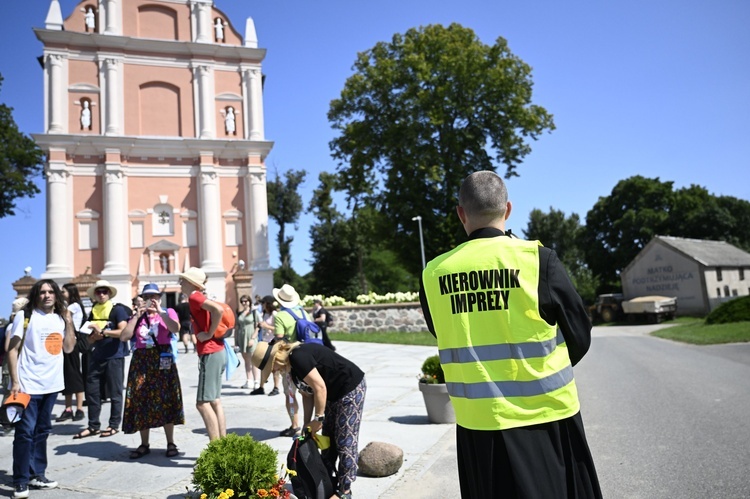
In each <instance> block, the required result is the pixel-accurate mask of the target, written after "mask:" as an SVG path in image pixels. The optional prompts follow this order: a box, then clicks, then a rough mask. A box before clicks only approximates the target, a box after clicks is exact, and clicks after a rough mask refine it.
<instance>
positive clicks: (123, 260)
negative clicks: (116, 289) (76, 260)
mask: <svg viewBox="0 0 750 499" xmlns="http://www.w3.org/2000/svg"><path fill="white" fill-rule="evenodd" d="M115 154H116V155H117V156H119V151H118V152H117V153H114V152H113V151H107V162H106V163H105V165H104V203H103V204H104V216H103V217H102V222H103V225H104V227H103V229H104V230H103V232H104V238H103V241H102V243H103V247H104V270H102V275H123V274H127V273H128V263H127V256H126V246H127V237H126V233H125V231H126V228H127V227H128V224H127V218H126V216H125V186H124V184H123V180H124V179H123V171H122V165H121V164H120V162H119V161H117V162H115V161H113V159H114V158H113V156H114V155H115Z"/></svg>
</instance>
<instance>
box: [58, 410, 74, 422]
mask: <svg viewBox="0 0 750 499" xmlns="http://www.w3.org/2000/svg"><path fill="white" fill-rule="evenodd" d="M69 419H73V410H72V409H65V410H64V411H63V412H62V414H60V417H58V418H57V419H55V423H62V422H63V421H67V420H69Z"/></svg>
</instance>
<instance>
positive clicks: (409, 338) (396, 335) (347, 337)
mask: <svg viewBox="0 0 750 499" xmlns="http://www.w3.org/2000/svg"><path fill="white" fill-rule="evenodd" d="M328 336H329V337H330V338H331V341H357V342H360V343H391V344H394V345H424V346H432V347H437V340H436V339H435V337H434V336H432V335H431V334H430V333H428V332H426V331H424V332H421V333H402V332H399V331H388V332H383V333H351V334H350V333H331V332H329V333H328Z"/></svg>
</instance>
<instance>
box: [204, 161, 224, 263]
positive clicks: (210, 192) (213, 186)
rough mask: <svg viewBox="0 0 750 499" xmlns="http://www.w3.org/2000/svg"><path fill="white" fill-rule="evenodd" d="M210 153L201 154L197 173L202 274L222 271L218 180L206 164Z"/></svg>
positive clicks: (212, 167)
mask: <svg viewBox="0 0 750 499" xmlns="http://www.w3.org/2000/svg"><path fill="white" fill-rule="evenodd" d="M209 158H212V155H211V153H205V152H204V153H201V165H200V170H199V172H198V176H199V186H198V224H199V227H200V233H199V237H198V239H199V241H200V255H201V268H202V269H203V271H204V272H206V273H208V272H211V271H214V272H216V271H222V270H223V269H222V265H221V261H222V258H221V248H222V246H223V245H222V241H221V204H220V197H219V178H218V175H217V174H216V169H215V168H214V166H213V163H208V159H209Z"/></svg>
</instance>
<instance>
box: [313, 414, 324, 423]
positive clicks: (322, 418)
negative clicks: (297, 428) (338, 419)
mask: <svg viewBox="0 0 750 499" xmlns="http://www.w3.org/2000/svg"><path fill="white" fill-rule="evenodd" d="M325 419H326V417H325V415H323V416H318V415H316V416H315V419H314V420H315V421H320V422H321V423H322V422H323V421H325Z"/></svg>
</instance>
